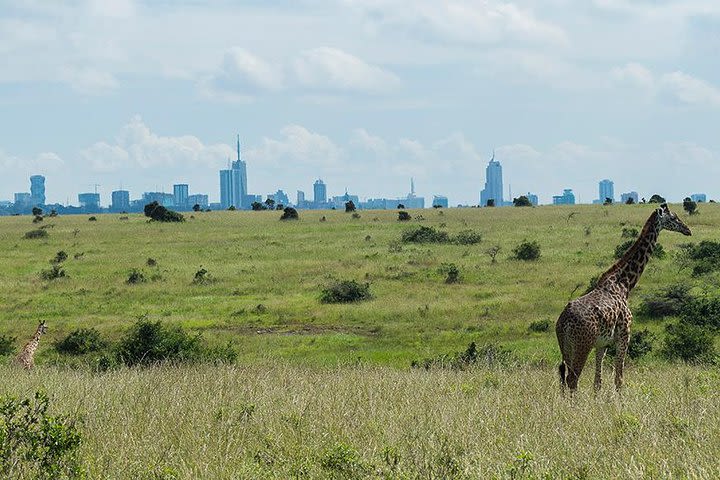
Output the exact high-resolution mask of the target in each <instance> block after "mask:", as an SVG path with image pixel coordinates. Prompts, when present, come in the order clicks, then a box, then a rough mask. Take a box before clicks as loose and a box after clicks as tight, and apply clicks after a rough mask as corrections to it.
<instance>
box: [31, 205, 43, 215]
mask: <svg viewBox="0 0 720 480" xmlns="http://www.w3.org/2000/svg"><path fill="white" fill-rule="evenodd" d="M32 214H33V215H34V216H36V217H38V216H40V215H42V208H40V207H33V209H32Z"/></svg>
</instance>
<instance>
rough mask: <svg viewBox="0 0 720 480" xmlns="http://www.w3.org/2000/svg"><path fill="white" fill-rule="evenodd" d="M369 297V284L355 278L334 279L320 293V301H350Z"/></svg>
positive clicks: (370, 296)
mask: <svg viewBox="0 0 720 480" xmlns="http://www.w3.org/2000/svg"><path fill="white" fill-rule="evenodd" d="M370 298H372V295H371V293H370V284H369V283H358V282H356V281H355V280H341V281H335V282H333V283H332V284H331V285H329V286H327V287H326V288H324V289H323V291H322V293H321V294H320V301H321V302H322V303H352V302H359V301H361V300H369V299H370Z"/></svg>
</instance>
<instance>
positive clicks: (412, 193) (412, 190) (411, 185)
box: [410, 177, 415, 196]
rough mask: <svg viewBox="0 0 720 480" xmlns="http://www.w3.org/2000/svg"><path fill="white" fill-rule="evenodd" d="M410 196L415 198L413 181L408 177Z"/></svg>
mask: <svg viewBox="0 0 720 480" xmlns="http://www.w3.org/2000/svg"><path fill="white" fill-rule="evenodd" d="M410 195H412V196H415V179H414V178H413V177H410Z"/></svg>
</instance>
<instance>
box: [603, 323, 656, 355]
mask: <svg viewBox="0 0 720 480" xmlns="http://www.w3.org/2000/svg"><path fill="white" fill-rule="evenodd" d="M656 339H657V338H656V337H655V334H654V333H652V332H651V331H650V330H648V329H642V330H637V331H634V332H632V333H630V342H629V343H628V351H627V355H628V357H630V358H631V359H633V360H637V359H639V358H642V357H644V356H645V355H647V354H648V353H650V352H651V351H652V349H653V346H654V344H655V340H656ZM607 353H608V355H610V356H611V357H614V356H615V355H616V353H617V349H616V346H615V344H613V345H611V346H610V347H609V348H608V350H607Z"/></svg>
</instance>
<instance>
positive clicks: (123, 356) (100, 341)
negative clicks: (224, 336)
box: [55, 318, 237, 370]
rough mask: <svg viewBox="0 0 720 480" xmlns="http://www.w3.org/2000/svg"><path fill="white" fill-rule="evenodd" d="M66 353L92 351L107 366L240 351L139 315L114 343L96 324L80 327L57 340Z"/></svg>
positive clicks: (229, 357)
mask: <svg viewBox="0 0 720 480" xmlns="http://www.w3.org/2000/svg"><path fill="white" fill-rule="evenodd" d="M55 349H56V350H57V351H58V352H59V353H62V354H64V355H73V356H77V355H91V356H92V359H93V361H94V362H95V364H96V366H97V367H98V368H99V369H101V370H105V369H107V368H110V367H113V366H116V365H126V366H128V367H132V366H152V365H156V364H159V363H164V362H171V363H186V362H205V361H212V362H233V361H235V359H236V358H237V353H236V352H235V350H234V349H233V348H232V346H231V345H230V344H228V345H225V346H220V347H212V346H209V345H208V344H207V342H206V341H205V339H204V338H203V336H202V334H200V333H198V334H195V335H191V334H189V333H188V332H187V331H186V330H184V329H183V328H182V327H180V326H177V325H167V324H164V323H162V322H160V321H156V322H152V321H150V320H148V319H147V318H140V319H139V320H138V321H137V322H135V323H134V324H133V325H132V327H131V328H130V329H129V330H128V331H127V332H126V333H125V335H124V336H123V337H122V338H121V339H120V340H119V341H118V342H117V343H115V344H112V343H111V342H109V341H107V340H106V339H104V338H102V336H101V335H100V332H98V331H97V330H96V329H94V328H81V329H78V330H75V331H73V332H71V333H70V334H69V335H68V336H67V337H65V338H64V339H62V340H60V341H59V342H57V343H55Z"/></svg>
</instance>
